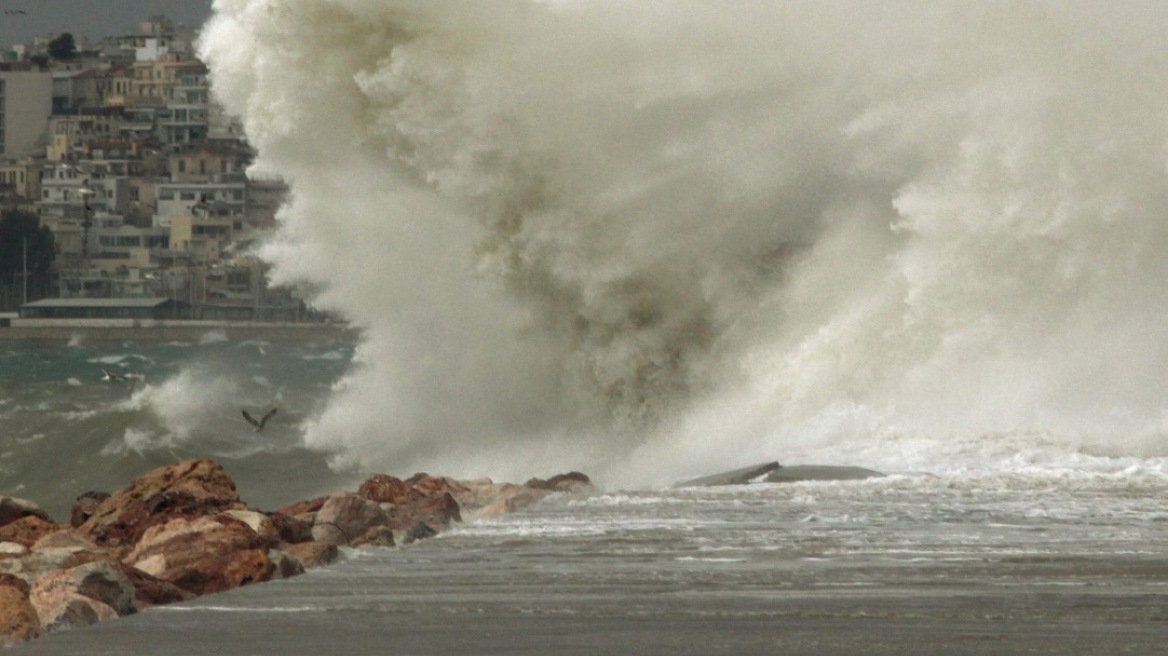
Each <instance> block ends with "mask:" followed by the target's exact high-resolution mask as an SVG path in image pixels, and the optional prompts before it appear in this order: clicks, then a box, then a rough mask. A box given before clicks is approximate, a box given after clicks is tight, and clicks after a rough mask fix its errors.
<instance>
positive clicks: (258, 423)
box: [243, 408, 276, 433]
mask: <svg viewBox="0 0 1168 656" xmlns="http://www.w3.org/2000/svg"><path fill="white" fill-rule="evenodd" d="M275 414H276V409H275V408H272V409H271V410H268V414H266V415H264V416H263V417H261V418H259V419H256V418H255V417H253V416H251V414H250V413H249V412H248V411H247V410H244V411H243V418H244V419H246V420H247V423H249V424H251V425H252V426H255V432H257V433H258V432H260V431H262V430H263V429H264V424H266V423H268V420H269V419H271V418H272V415H275Z"/></svg>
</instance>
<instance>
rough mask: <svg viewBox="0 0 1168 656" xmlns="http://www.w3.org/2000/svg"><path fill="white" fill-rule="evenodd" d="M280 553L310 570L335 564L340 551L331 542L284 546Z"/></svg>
mask: <svg viewBox="0 0 1168 656" xmlns="http://www.w3.org/2000/svg"><path fill="white" fill-rule="evenodd" d="M280 550H281V551H283V552H284V553H286V554H288V555H289V556H292V557H293V558H295V559H296V560H298V561H300V564H301V565H302V566H303V567H304V569H312V568H314V567H321V566H324V565H328V564H330V563H334V562H336V560H337V558H339V557H340V555H341V550H340V549H338V548H337V545H335V544H333V543H331V542H298V543H296V544H285V545H283V546H281V548H280Z"/></svg>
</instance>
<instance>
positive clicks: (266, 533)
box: [223, 510, 280, 543]
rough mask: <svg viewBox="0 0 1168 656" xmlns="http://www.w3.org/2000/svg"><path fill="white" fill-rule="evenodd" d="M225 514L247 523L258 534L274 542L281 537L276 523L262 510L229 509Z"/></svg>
mask: <svg viewBox="0 0 1168 656" xmlns="http://www.w3.org/2000/svg"><path fill="white" fill-rule="evenodd" d="M223 514H224V515H226V516H228V517H231V518H234V519H238V520H239V521H241V522H243V523H244V524H247V525H248V527H250V528H251V530H253V531H255V532H256V535H259V536H260V537H263V538H267V539H268V540H269V541H271V542H273V543H274V542H275V541H276V540H278V539H279V538H280V535H279V533H277V532H276V525H275V523H273V522H272V520H271V519H269V518H268V516H267V515H265V514H263V513H261V512H256V511H255V510H228V511H226V512H224V513H223Z"/></svg>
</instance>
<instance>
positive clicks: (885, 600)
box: [0, 334, 1168, 656]
mask: <svg viewBox="0 0 1168 656" xmlns="http://www.w3.org/2000/svg"><path fill="white" fill-rule="evenodd" d="M261 349H262V350H261ZM0 353H2V355H0V359H2V361H3V363H4V366H3V369H2V371H3V376H4V380H3V383H2V385H3V389H4V390H5V397H4V401H3V413H2V414H0V429H2V432H3V434H4V436H5V442H4V444H5V452H4V453H3V455H2V459H0V462H2V463H3V465H4V472H3V478H2V479H0V490H2V491H3V492H4V493H6V494H17V495H20V496H27V497H29V498H32V499H34V500H37V501H39V502H41V503H42V504H43V505H45V507H46V508H48V509H49V510H50V511H51V512H53V514H55V515H57V516H58V517H59V518H62V519H63V518H65V517H66V516H67V511H68V510H67V509H68V507H69V505H70V504H71V500H72V497H73V496H75V495H76V494H78V493H80V492H81V491H84V490H88V489H105V490H110V489H115V488H116V487H119V486H122V485H125V484H127V483H128V482H129V480H130V479H131V478H132V477H133V476H136V475H138V474H140V473H142V472H144V471H146V470H147V469H149V468H151V467H153V466H155V465H158V464H166V463H169V462H173V461H174V460H175V459H177V458H182V457H190V456H196V455H197V456H208V457H212V458H215V459H216V460H218V461H220V462H221V463H222V464H223V465H224V466H225V467H226V468H227V470H228V472H229V473H231V474H232V476H233V477H234V478H235V479H236V481H237V483H238V484H239V487H240V491H241V495H242V496H243V498H244V499H245V500H246V501H248V502H249V503H251V504H253V505H256V506H259V507H266V508H274V507H277V506H279V505H282V504H284V503H288V502H291V501H294V500H298V499H303V498H309V497H311V496H315V495H317V494H321V493H326V492H329V491H334V490H339V489H353V488H354V487H355V485H356V482H357V481H358V480H360V475H361V474H362V473H368V472H360V471H357V470H349V469H344V468H341V469H335V468H331V467H330V466H329V464H328V463H329V460H330V454H329V453H327V452H321V451H318V450H312V449H308V448H306V447H304V446H303V444H302V443H301V441H300V435H301V430H302V429H301V428H299V427H298V424H297V422H304V421H307V418H308V417H310V416H311V413H312V412H313V411H314V409H315V408H319V404H320V402H321V401H320V400H321V398H323V397H326V396H327V394H328V392H329V390H330V388H331V386H332V385H334V384H335V382H336V380H337V379H338V378H340V377H342V376H343V375H344V372H345V371H346V370H347V368H348V367H349V366H350V357H351V354H352V345H351V344H348V343H344V342H320V343H274V342H245V343H238V344H232V343H228V342H225V341H220V340H218V339H217V338H216V337H215V336H214V335H213V334H212V335H210V336H209V337H208V339H207V340H206V341H205V343H190V344H149V343H132V342H127V343H104V344H84V343H78V344H69V345H65V344H55V345H51V344H39V343H14V342H7V343H2V344H0ZM103 370H108V371H115V372H123V373H124V372H134V373H140V374H143V375H144V376H145V379H144V380H143V381H142V382H140V383H138V384H137V385H135V388H134V389H133V390H132V391H131V390H129V389H128V385H127V384H126V383H117V382H108V381H104V380H102V379H101V378H102V374H103ZM272 406H275V407H278V408H279V412H278V413H277V415H276V416H275V417H274V418H273V419H272V421H271V422H270V423H269V424H268V426H267V427H266V428H265V430H264V431H263V432H262V433H254V432H253V431H252V430H251V427H250V426H248V425H247V424H246V422H245V421H244V419H243V418H242V416H240V412H239V410H240V409H241V408H248V409H252V410H254V411H255V412H260V411H263V410H264V409H266V408H268V407H272ZM744 464H745V463H744ZM790 464H796V463H790ZM831 464H845V463H840V462H836V463H831ZM1165 465H1166V463H1165V461H1164V460H1163V459H1156V458H1152V459H1143V460H1140V459H1116V458H1106V457H1087V456H1080V457H1079V458H1078V459H1077V460H1075V461H1074V462H1073V463H1071V462H1059V463H1035V462H1028V463H1022V462H1019V463H1018V465H1017V466H1015V467H1013V468H1009V467H1002V466H998V467H994V468H985V469H980V470H973V469H971V470H968V471H949V472H942V473H940V474H933V473H924V472H902V473H892V474H891V475H889V476H887V477H884V478H877V479H869V480H862V481H838V482H831V481H822V482H803V483H783V484H767V483H753V484H749V485H736V486H726V487H711V488H696V487H683V488H674V487H669V486H656V487H653V486H649V487H643V486H642V487H637V486H630V487H627V488H622V487H621V486H619V485H612V484H611V483H610V484H607V485H603V484H602V485H601V486H600V489H598V491H597V492H596V493H595V494H593V495H591V496H587V497H581V498H553V499H551V500H549V501H547V502H545V503H543V504H541V505H538V506H536V507H534V508H529V509H525V510H523V511H521V512H518V513H516V514H514V515H510V516H506V517H500V518H492V519H480V520H472V521H468V522H465V523H463V524H460V525H458V526H456V527H455V528H454V529H453V530H452V531H450V532H448V533H445V534H442V535H440V536H439V537H437V538H434V539H431V540H427V541H423V542H419V543H415V544H412V545H408V546H404V547H397V548H393V549H385V550H380V551H373V552H359V551H346V553H345V555H344V558H343V559H342V560H341V561H340V562H339V563H337V564H335V565H332V566H330V567H326V568H322V569H318V570H313V571H311V572H309V573H308V574H305V575H303V576H301V577H297V578H294V579H289V580H285V581H277V582H272V583H267V584H263V585H257V586H251V587H247V588H241V589H238V590H235V591H231V592H228V593H223V594H218V595H211V596H207V597H203V598H201V599H198V600H195V601H193V602H188V603H184V604H178V605H174V606H167V607H160V608H155V609H151V610H148V611H145V612H143V613H140V614H138V615H135V616H132V617H128V618H123V619H120V620H117V621H115V622H109V623H105V624H102V625H98V626H94V627H90V628H86V629H81V630H74V631H68V632H64V633H58V634H52V635H50V636H47V637H45V638H43V639H40V640H38V641H35V642H33V643H27V644H25V645H21V646H19V647H15V648H13V649H12V651H13V652H14V653H28V654H72V653H87V654H93V655H101V654H110V655H111V656H113V655H115V654H116V655H122V654H151V653H167V654H175V655H181V654H192V655H194V654H200V655H201V654H207V653H214V654H223V655H226V656H232V655H239V656H243V655H259V654H273V655H275V654H289V653H294V654H338V655H339V654H369V655H371V656H372V655H374V654H383V653H386V650H389V651H392V652H394V653H402V654H523V653H532V654H534V653H544V652H546V650H548V649H555V650H557V651H563V652H566V653H581V654H583V653H629V654H634V653H635V654H672V653H683V654H686V653H692V654H707V653H728V654H767V653H805V654H849V653H873V654H935V653H986V654H989V653H993V654H1003V653H1063V654H1115V653H1155V652H1156V651H1157V650H1159V649H1161V648H1162V645H1163V639H1164V637H1165V636H1166V635H1168V606H1165V605H1164V603H1163V602H1164V599H1165V595H1168V506H1165V503H1164V498H1165V495H1166V494H1168V472H1165ZM388 473H393V474H396V475H399V476H405V475H408V474H409V473H411V472H408V471H405V470H389V471H388ZM532 473H533V475H537V474H538V475H544V476H546V475H550V473H552V472H543V471H539V472H532ZM160 650H163V651H160Z"/></svg>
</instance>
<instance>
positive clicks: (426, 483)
mask: <svg viewBox="0 0 1168 656" xmlns="http://www.w3.org/2000/svg"><path fill="white" fill-rule="evenodd" d="M408 482H409V484H410V487H411V488H412V489H413V490H415V491H417V492H420V493H421V494H422V496H424V497H440V496H442V495H443V494H449V495H450V496H452V497H454V498H455V499H457V498H458V497H459V496H460V495H464V494H468V493H469V492H470V490H469V489H468V488H467V487H466V486H464V485H463V484H462V483H460V482H458V481H456V480H454V479H453V478H447V477H445V476H431V475H429V474H414V475H413V476H411V477H410V479H409V481H408Z"/></svg>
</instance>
